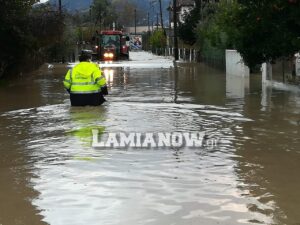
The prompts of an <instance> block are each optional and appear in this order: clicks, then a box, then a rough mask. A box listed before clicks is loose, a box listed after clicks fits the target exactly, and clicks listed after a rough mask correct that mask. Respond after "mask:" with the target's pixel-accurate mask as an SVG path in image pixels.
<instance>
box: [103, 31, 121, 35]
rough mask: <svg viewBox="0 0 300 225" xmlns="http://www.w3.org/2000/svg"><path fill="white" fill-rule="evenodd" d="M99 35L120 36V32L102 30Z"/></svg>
mask: <svg viewBox="0 0 300 225" xmlns="http://www.w3.org/2000/svg"><path fill="white" fill-rule="evenodd" d="M101 34H104V35H105V34H106V35H122V34H123V32H122V31H117V30H103V31H101Z"/></svg>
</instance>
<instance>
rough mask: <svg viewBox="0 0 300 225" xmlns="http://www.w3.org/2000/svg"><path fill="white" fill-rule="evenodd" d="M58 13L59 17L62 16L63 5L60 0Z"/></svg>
mask: <svg viewBox="0 0 300 225" xmlns="http://www.w3.org/2000/svg"><path fill="white" fill-rule="evenodd" d="M58 11H59V15H60V16H61V15H62V4H61V0H58Z"/></svg>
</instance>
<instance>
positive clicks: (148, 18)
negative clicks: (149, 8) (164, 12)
mask: <svg viewBox="0 0 300 225" xmlns="http://www.w3.org/2000/svg"><path fill="white" fill-rule="evenodd" d="M147 20H148V33H150V13H149V12H148V17H147Z"/></svg>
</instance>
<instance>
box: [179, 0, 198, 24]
mask: <svg viewBox="0 0 300 225" xmlns="http://www.w3.org/2000/svg"><path fill="white" fill-rule="evenodd" d="M194 7H195V1H194V0H177V9H178V20H179V22H180V23H183V22H184V17H185V15H186V14H188V13H189V12H190V11H191V10H192V9H193V8H194Z"/></svg>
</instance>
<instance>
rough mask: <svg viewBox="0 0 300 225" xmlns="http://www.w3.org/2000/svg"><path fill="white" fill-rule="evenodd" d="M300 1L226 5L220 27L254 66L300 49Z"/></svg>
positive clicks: (244, 1)
mask: <svg viewBox="0 0 300 225" xmlns="http://www.w3.org/2000/svg"><path fill="white" fill-rule="evenodd" d="M299 12H300V1H299V0H260V1H251V0H240V1H235V2H233V3H231V4H229V5H228V4H223V9H222V10H221V11H220V13H219V14H218V24H219V27H221V28H222V29H223V31H224V32H225V33H226V34H227V36H228V45H231V46H232V47H234V48H235V49H237V50H238V51H239V52H240V53H241V55H242V57H243V58H244V61H245V63H246V64H247V65H249V66H250V67H253V66H255V65H257V64H261V63H263V62H267V61H272V60H276V59H278V58H281V57H290V56H291V55H294V53H296V52H297V51H299V49H300V13H299Z"/></svg>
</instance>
